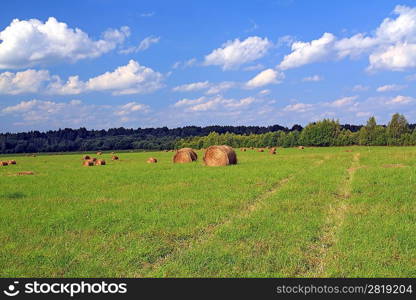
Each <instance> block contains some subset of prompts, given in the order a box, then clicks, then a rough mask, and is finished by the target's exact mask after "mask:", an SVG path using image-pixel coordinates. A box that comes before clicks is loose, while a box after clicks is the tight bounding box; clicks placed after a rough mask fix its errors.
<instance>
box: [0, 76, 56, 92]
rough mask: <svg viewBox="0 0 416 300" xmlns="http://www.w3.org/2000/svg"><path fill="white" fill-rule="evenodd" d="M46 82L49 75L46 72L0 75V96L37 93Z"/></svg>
mask: <svg viewBox="0 0 416 300" xmlns="http://www.w3.org/2000/svg"><path fill="white" fill-rule="evenodd" d="M48 80H50V75H49V72H48V71H46V70H40V71H36V70H26V71H23V72H17V73H12V72H4V73H0V94H10V95H17V94H24V93H37V92H39V90H40V89H41V88H42V87H43V86H44V83H45V82H46V81H48Z"/></svg>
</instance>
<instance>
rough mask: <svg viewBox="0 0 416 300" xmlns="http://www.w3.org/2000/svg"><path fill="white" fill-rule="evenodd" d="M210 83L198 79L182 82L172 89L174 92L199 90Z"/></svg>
mask: <svg viewBox="0 0 416 300" xmlns="http://www.w3.org/2000/svg"><path fill="white" fill-rule="evenodd" d="M209 86H210V83H209V81H200V82H193V83H188V84H182V85H178V86H176V87H174V88H173V89H172V91H174V92H192V91H199V90H203V89H206V88H209Z"/></svg>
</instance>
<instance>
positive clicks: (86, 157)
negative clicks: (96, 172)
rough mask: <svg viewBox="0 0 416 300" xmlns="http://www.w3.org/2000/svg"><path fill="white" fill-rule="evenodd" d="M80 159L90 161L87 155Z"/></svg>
mask: <svg viewBox="0 0 416 300" xmlns="http://www.w3.org/2000/svg"><path fill="white" fill-rule="evenodd" d="M82 159H83V160H88V159H91V157H90V156H89V155H84V156H83V157H82Z"/></svg>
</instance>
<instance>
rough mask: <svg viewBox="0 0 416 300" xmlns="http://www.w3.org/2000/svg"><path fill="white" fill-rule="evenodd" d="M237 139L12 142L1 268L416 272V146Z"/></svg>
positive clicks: (0, 271) (64, 273)
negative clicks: (247, 144)
mask: <svg viewBox="0 0 416 300" xmlns="http://www.w3.org/2000/svg"><path fill="white" fill-rule="evenodd" d="M347 150H351V151H348V152H347ZM236 152H237V156H238V164H237V165H233V166H227V167H205V166H204V165H203V164H202V155H203V153H202V152H201V151H198V155H199V158H198V162H196V163H188V164H173V163H172V156H173V153H172V152H148V153H119V157H120V161H111V159H110V157H111V155H110V154H108V153H104V154H103V155H102V158H104V159H106V161H107V165H105V166H94V167H84V166H82V161H81V158H82V155H81V154H66V155H37V156H36V157H28V156H4V155H3V156H0V160H9V159H15V160H16V161H17V164H16V165H9V166H3V167H0V277H194V276H196V277H328V276H329V277H415V276H416V234H415V232H416V205H415V204H416V195H415V189H416V148H415V147H401V148H394V147H371V148H367V147H340V148H306V149H304V150H299V149H278V151H277V155H271V154H269V153H268V152H267V151H266V152H264V153H259V152H257V151H254V150H248V151H247V152H242V151H240V150H239V149H236ZM88 154H91V153H88ZM93 156H95V155H93ZM151 156H152V157H156V158H157V159H158V163H157V164H147V163H146V159H147V158H148V157H151ZM22 171H32V172H33V173H34V174H33V175H17V173H18V172H22Z"/></svg>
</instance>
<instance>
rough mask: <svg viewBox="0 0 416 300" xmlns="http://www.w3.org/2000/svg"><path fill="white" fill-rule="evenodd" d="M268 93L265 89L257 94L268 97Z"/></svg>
mask: <svg viewBox="0 0 416 300" xmlns="http://www.w3.org/2000/svg"><path fill="white" fill-rule="evenodd" d="M270 92H271V91H270V90H268V89H265V90H261V91H260V92H259V94H260V95H262V96H267V95H270Z"/></svg>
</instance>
